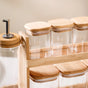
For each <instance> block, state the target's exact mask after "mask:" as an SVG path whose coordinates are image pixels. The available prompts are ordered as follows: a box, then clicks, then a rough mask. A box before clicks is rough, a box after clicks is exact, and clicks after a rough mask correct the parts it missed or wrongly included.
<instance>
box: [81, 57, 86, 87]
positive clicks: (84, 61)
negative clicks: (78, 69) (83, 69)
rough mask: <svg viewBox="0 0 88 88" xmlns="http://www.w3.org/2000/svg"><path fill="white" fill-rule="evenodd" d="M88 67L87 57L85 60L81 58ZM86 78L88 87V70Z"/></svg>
mask: <svg viewBox="0 0 88 88" xmlns="http://www.w3.org/2000/svg"><path fill="white" fill-rule="evenodd" d="M81 61H82V62H83V63H84V64H85V65H86V66H87V67H88V59H85V60H81ZM86 80H87V88H88V71H87V77H86Z"/></svg>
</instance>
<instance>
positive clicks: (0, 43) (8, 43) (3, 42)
mask: <svg viewBox="0 0 88 88" xmlns="http://www.w3.org/2000/svg"><path fill="white" fill-rule="evenodd" d="M3 34H4V33H3ZM3 34H0V47H2V48H12V47H16V46H18V45H19V44H20V41H21V39H20V36H19V35H18V34H16V33H12V34H13V35H14V37H13V38H10V39H6V38H3Z"/></svg>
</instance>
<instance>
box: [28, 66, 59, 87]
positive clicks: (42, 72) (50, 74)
mask: <svg viewBox="0 0 88 88" xmlns="http://www.w3.org/2000/svg"><path fill="white" fill-rule="evenodd" d="M30 76H31V79H30V85H31V88H58V76H59V71H58V69H57V68H56V67H54V66H53V65H45V66H38V67H33V68H30Z"/></svg>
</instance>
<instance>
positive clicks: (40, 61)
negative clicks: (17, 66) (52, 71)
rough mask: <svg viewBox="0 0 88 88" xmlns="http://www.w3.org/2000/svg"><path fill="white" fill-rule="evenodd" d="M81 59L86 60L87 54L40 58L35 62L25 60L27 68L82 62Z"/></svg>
mask: <svg viewBox="0 0 88 88" xmlns="http://www.w3.org/2000/svg"><path fill="white" fill-rule="evenodd" d="M83 59H88V52H85V53H78V54H72V55H63V56H59V57H48V58H41V59H35V60H27V66H28V67H35V66H40V65H49V64H56V63H63V62H70V61H75V60H83Z"/></svg>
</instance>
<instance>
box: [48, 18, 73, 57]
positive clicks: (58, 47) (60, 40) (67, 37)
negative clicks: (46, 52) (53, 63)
mask: <svg viewBox="0 0 88 88" xmlns="http://www.w3.org/2000/svg"><path fill="white" fill-rule="evenodd" d="M48 22H49V23H50V24H51V26H52V32H51V37H52V38H51V41H52V42H51V46H52V49H53V56H61V55H68V54H70V48H71V36H72V29H73V25H74V24H73V22H72V21H70V20H68V19H63V18H60V19H54V20H50V21H48Z"/></svg>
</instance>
